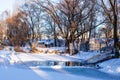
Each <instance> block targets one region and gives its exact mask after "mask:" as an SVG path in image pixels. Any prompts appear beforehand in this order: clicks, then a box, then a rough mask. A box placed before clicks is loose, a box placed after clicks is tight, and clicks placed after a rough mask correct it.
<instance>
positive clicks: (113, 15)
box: [101, 0, 120, 58]
mask: <svg viewBox="0 0 120 80" xmlns="http://www.w3.org/2000/svg"><path fill="white" fill-rule="evenodd" d="M105 1H106V0H101V6H102V8H103V10H104V13H105V16H106V17H107V19H108V20H109V22H110V23H111V24H112V26H113V29H114V30H113V33H114V53H115V57H116V58H118V57H119V48H118V34H117V33H118V15H120V13H119V12H118V0H107V2H106V3H105Z"/></svg>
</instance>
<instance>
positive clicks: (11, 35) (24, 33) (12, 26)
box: [6, 11, 29, 46]
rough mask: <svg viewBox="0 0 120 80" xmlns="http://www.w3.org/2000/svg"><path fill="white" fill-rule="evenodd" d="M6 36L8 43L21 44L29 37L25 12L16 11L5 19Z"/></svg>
mask: <svg viewBox="0 0 120 80" xmlns="http://www.w3.org/2000/svg"><path fill="white" fill-rule="evenodd" d="M6 24H7V27H8V30H7V37H8V40H9V43H10V45H12V46H21V45H23V44H24V43H25V42H27V41H28V39H29V27H28V24H27V23H26V13H24V12H21V11H17V12H15V13H14V15H12V16H11V17H8V18H7V19H6Z"/></svg>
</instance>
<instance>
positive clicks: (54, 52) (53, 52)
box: [48, 50, 58, 54]
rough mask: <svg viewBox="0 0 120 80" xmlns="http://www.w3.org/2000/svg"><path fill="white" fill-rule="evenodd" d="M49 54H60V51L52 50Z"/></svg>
mask: <svg viewBox="0 0 120 80" xmlns="http://www.w3.org/2000/svg"><path fill="white" fill-rule="evenodd" d="M48 53H49V54H58V51H57V50H52V51H49V52H48Z"/></svg>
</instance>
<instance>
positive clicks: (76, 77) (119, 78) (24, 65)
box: [0, 48, 120, 80]
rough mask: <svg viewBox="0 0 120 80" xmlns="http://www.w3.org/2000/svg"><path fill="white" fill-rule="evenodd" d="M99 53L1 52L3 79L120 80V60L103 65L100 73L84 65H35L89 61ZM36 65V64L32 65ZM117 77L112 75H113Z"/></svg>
mask: <svg viewBox="0 0 120 80" xmlns="http://www.w3.org/2000/svg"><path fill="white" fill-rule="evenodd" d="M97 54H99V53H97V52H89V53H87V52H80V53H79V54H77V55H74V56H69V55H57V54H31V53H17V52H15V51H13V50H12V51H9V49H8V48H5V49H4V50H1V51H0V80H80V79H81V80H120V75H118V74H119V73H120V59H113V60H110V61H106V62H103V63H101V64H99V65H100V66H101V67H102V68H101V69H100V70H97V69H94V68H86V67H83V66H70V67H69V66H67V67H66V66H43V67H40V66H33V67H31V66H30V65H28V62H35V61H77V62H80V61H81V60H83V59H84V60H85V59H89V58H90V57H92V56H94V55H97ZM31 65H32V63H31ZM111 72H112V73H113V74H109V73H111Z"/></svg>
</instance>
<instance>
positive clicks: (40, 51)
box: [31, 48, 44, 53]
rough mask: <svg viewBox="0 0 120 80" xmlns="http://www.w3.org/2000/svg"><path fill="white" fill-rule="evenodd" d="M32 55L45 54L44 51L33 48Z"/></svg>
mask: <svg viewBox="0 0 120 80" xmlns="http://www.w3.org/2000/svg"><path fill="white" fill-rule="evenodd" d="M31 52H32V53H43V52H44V51H43V50H38V49H37V48H32V51H31Z"/></svg>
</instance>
